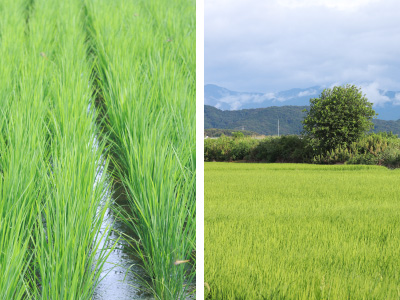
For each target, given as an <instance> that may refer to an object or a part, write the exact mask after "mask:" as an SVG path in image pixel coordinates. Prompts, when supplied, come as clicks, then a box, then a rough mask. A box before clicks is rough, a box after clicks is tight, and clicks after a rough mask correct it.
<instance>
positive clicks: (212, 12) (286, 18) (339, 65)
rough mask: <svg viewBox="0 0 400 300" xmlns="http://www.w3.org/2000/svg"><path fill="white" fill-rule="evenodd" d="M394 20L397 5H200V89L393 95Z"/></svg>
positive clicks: (282, 1)
mask: <svg viewBox="0 0 400 300" xmlns="http://www.w3.org/2000/svg"><path fill="white" fill-rule="evenodd" d="M399 20H400V1H398V0H332V1H331V0H205V21H204V23H205V33H204V34H205V83H206V84H208V83H213V84H217V85H221V86H223V87H226V88H228V89H231V90H235V91H248V92H264V93H267V92H277V91H281V90H287V89H291V88H307V87H311V86H316V85H321V86H326V87H330V86H332V85H335V84H345V83H353V84H357V85H361V86H363V87H365V90H366V89H369V93H374V92H376V90H377V89H383V90H392V91H400V21H399ZM363 90H364V88H363Z"/></svg>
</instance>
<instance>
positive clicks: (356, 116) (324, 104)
mask: <svg viewBox="0 0 400 300" xmlns="http://www.w3.org/2000/svg"><path fill="white" fill-rule="evenodd" d="M305 111H306V112H307V114H306V117H305V118H304V120H303V121H302V123H303V133H304V134H305V136H307V137H308V138H310V140H311V142H312V145H313V148H314V150H316V151H318V152H326V151H330V150H332V149H335V148H336V147H338V146H342V147H347V146H349V145H350V144H351V143H352V142H355V141H357V140H358V139H359V138H360V137H361V136H362V135H364V133H365V132H367V131H369V130H370V129H371V128H373V123H372V118H373V117H375V116H376V113H375V111H374V110H373V108H372V103H371V102H369V101H368V99H367V98H366V96H365V95H363V94H362V92H361V88H358V87H356V86H355V85H349V84H348V85H344V86H335V87H333V88H332V89H329V88H328V89H325V90H323V91H322V93H321V95H320V96H319V98H313V99H310V108H309V109H308V110H305Z"/></svg>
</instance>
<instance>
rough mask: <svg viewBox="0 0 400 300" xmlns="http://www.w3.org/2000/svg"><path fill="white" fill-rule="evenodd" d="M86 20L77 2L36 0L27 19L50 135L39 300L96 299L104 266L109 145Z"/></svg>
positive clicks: (38, 246) (37, 236) (37, 237)
mask: <svg viewBox="0 0 400 300" xmlns="http://www.w3.org/2000/svg"><path fill="white" fill-rule="evenodd" d="M82 12H83V10H82V2H81V1H79V0H68V1H45V0H35V1H34V3H33V6H32V12H31V15H30V17H29V36H28V48H29V51H30V54H31V56H32V61H31V63H32V69H33V68H40V69H41V70H42V72H41V76H42V77H43V80H42V82H40V83H39V84H41V85H40V86H41V92H42V97H43V99H44V102H45V106H46V108H47V111H48V115H47V117H46V119H47V122H48V135H49V161H48V180H47V181H46V183H47V186H46V194H45V196H44V197H43V202H42V203H41V205H42V214H41V217H40V218H38V226H37V230H36V231H35V232H34V237H33V239H34V244H35V245H34V246H35V260H34V270H35V274H37V278H38V281H39V282H40V290H39V291H38V293H37V294H36V295H35V298H36V299H91V297H92V296H93V292H94V288H95V284H96V283H97V282H98V279H99V278H98V276H99V274H100V272H98V269H99V268H101V266H102V264H103V263H104V259H105V258H106V256H105V252H104V251H103V252H102V251H101V250H99V249H97V247H98V245H99V244H98V242H99V241H100V239H99V238H98V235H99V234H100V227H101V223H102V219H103V217H104V213H105V209H106V205H105V206H103V208H102V209H100V210H99V209H98V207H99V206H100V205H101V204H102V203H101V201H102V199H103V197H104V191H105V189H104V185H105V184H106V183H105V175H104V174H103V175H101V174H99V170H100V168H101V165H102V163H103V161H102V158H101V153H102V151H103V145H102V144H101V143H99V145H97V144H96V143H95V136H96V127H95V123H94V116H95V115H94V112H93V110H90V109H88V107H89V104H90V97H91V93H92V90H91V82H90V74H91V68H90V65H88V63H87V60H86V51H87V48H86V45H85V38H86V35H85V32H84V26H83V23H84V18H83V15H82ZM103 234H104V233H103ZM95 241H97V242H95ZM98 251H100V258H97V259H96V252H98ZM97 255H99V254H98V253H97Z"/></svg>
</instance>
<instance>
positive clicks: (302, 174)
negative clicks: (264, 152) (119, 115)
mask: <svg viewBox="0 0 400 300" xmlns="http://www.w3.org/2000/svg"><path fill="white" fill-rule="evenodd" d="M399 175H400V170H389V169H386V168H384V167H379V166H361V165H357V166H356V165H353V166H350V165H334V166H315V165H303V164H232V163H206V164H205V281H206V282H207V284H208V286H209V287H210V290H209V291H208V289H206V294H207V293H208V295H207V299H397V298H399V295H400V294H399V290H400V276H399V269H400V248H399V244H400V198H399V194H400V188H399V184H398V178H399Z"/></svg>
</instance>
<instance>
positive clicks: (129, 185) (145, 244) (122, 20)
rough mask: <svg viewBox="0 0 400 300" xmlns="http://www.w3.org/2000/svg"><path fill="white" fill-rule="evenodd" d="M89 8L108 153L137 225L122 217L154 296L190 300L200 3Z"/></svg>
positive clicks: (100, 0) (101, 1)
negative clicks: (196, 44)
mask: <svg viewBox="0 0 400 300" xmlns="http://www.w3.org/2000/svg"><path fill="white" fill-rule="evenodd" d="M85 3H86V7H87V18H88V19H87V20H88V21H87V24H88V27H87V28H88V32H89V33H90V36H91V40H92V43H93V50H94V54H95V55H96V59H97V69H96V70H97V77H98V82H97V84H98V87H99V90H100V93H101V98H102V103H101V107H102V109H103V111H104V115H105V130H106V132H107V134H108V136H109V138H108V143H109V144H110V153H111V155H112V158H113V161H114V165H115V166H116V170H117V171H116V174H115V175H116V177H118V178H119V179H120V180H121V181H122V183H123V186H124V188H125V190H126V193H127V196H128V199H129V205H130V210H131V211H132V213H133V218H134V220H132V216H127V215H126V214H125V213H124V212H123V211H119V215H120V216H123V219H124V220H125V222H126V223H127V224H128V225H129V226H130V227H131V228H132V229H133V231H134V232H135V235H136V236H134V237H132V238H133V239H134V240H133V241H132V240H131V241H130V242H131V244H132V246H133V248H134V250H135V251H136V253H137V255H138V256H139V257H140V258H141V259H142V261H143V265H144V269H145V271H146V272H147V274H148V277H149V278H148V279H149V281H150V285H149V289H151V290H152V292H153V294H154V295H155V296H156V297H157V298H159V299H183V298H184V297H185V296H186V294H187V290H188V285H189V284H191V282H192V280H193V276H194V267H193V263H194V257H193V254H194V249H195V169H196V168H195V5H194V4H195V3H194V1H179V0H178V1H168V2H165V1H159V0H156V1H145V2H143V1H129V2H126V1H121V0H117V1H113V2H110V1H105V0H87V1H85ZM188 260H189V262H187V263H181V264H178V263H176V262H178V261H188Z"/></svg>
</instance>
